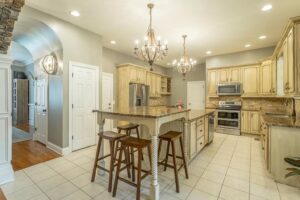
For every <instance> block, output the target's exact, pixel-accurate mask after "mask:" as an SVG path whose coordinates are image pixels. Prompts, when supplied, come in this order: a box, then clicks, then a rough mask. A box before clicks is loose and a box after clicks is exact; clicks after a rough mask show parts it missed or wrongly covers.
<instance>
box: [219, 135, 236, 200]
mask: <svg viewBox="0 0 300 200" xmlns="http://www.w3.org/2000/svg"><path fill="white" fill-rule="evenodd" d="M237 143H238V139H237V141H236V143H235V147H234V151H235V149H236V146H237ZM234 151H233V153H232V155H231V159H230V162H229V165H228V167H227V170H226V173H225V176H224V179H223V182H222V184H221V189H220V192H219V195H218V199H219V198H221V197H220V195H221V192H222V188H223V186H224V182H225V178H226V175H227V172H228V169H229V166H230V163H231V161H232V157H233V154H234Z"/></svg>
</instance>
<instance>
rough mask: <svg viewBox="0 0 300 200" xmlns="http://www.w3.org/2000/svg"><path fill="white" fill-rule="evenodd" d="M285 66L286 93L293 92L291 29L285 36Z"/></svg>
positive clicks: (292, 40)
mask: <svg viewBox="0 0 300 200" xmlns="http://www.w3.org/2000/svg"><path fill="white" fill-rule="evenodd" d="M287 68H288V74H287V76H288V81H287V86H288V87H287V91H288V93H293V92H294V91H295V83H294V80H295V79H294V75H295V73H294V72H295V70H294V36H293V29H292V30H291V31H290V32H289V34H288V37H287Z"/></svg>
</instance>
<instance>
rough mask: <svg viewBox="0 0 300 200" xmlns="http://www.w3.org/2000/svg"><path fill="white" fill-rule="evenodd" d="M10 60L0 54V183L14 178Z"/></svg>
mask: <svg viewBox="0 0 300 200" xmlns="http://www.w3.org/2000/svg"><path fill="white" fill-rule="evenodd" d="M10 64H11V61H10V59H8V58H7V57H6V56H5V55H0V185H1V184H4V183H7V182H9V181H12V180H13V179H14V176H13V170H12V167H11V164H10V162H11V150H12V134H11V130H12V119H11V112H12V105H11V69H10Z"/></svg>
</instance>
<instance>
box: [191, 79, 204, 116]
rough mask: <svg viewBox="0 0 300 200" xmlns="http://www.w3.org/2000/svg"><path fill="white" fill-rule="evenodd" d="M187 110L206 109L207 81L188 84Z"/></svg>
mask: <svg viewBox="0 0 300 200" xmlns="http://www.w3.org/2000/svg"><path fill="white" fill-rule="evenodd" d="M187 108H188V109H196V110H203V109H205V81H189V82H187Z"/></svg>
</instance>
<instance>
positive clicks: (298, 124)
mask: <svg viewBox="0 0 300 200" xmlns="http://www.w3.org/2000/svg"><path fill="white" fill-rule="evenodd" d="M262 119H263V120H264V122H265V123H266V124H267V125H269V126H285V127H292V128H300V118H299V117H298V118H296V117H292V116H290V117H278V116H277V117H276V115H265V114H263V115H262Z"/></svg>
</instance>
